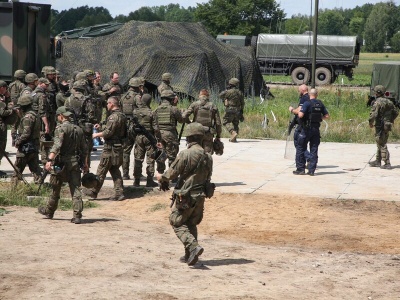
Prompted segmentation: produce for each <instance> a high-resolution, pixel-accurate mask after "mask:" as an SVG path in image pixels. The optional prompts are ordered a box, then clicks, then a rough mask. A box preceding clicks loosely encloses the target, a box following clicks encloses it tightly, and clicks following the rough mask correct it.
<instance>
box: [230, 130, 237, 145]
mask: <svg viewBox="0 0 400 300" xmlns="http://www.w3.org/2000/svg"><path fill="white" fill-rule="evenodd" d="M237 135H238V134H237V132H236V131H235V130H232V132H231V138H230V139H229V141H230V142H232V143H236V142H237V140H236V137H237Z"/></svg>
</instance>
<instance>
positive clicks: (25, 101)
mask: <svg viewBox="0 0 400 300" xmlns="http://www.w3.org/2000/svg"><path fill="white" fill-rule="evenodd" d="M32 103H33V97H32V96H31V95H22V96H21V97H19V99H18V102H17V105H19V106H27V105H31V104H32Z"/></svg>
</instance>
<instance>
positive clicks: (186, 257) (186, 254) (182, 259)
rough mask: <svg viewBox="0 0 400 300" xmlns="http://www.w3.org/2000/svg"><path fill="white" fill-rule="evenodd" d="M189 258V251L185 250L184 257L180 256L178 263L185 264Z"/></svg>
mask: <svg viewBox="0 0 400 300" xmlns="http://www.w3.org/2000/svg"><path fill="white" fill-rule="evenodd" d="M189 256H190V251H189V250H187V249H185V255H184V256H181V257H180V258H179V261H180V262H181V263H187V261H188V259H189Z"/></svg>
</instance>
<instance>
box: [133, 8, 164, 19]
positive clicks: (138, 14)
mask: <svg viewBox="0 0 400 300" xmlns="http://www.w3.org/2000/svg"><path fill="white" fill-rule="evenodd" d="M131 20H135V21H145V22H154V21H162V19H160V17H159V16H158V15H156V14H155V13H154V12H153V10H152V9H151V8H150V7H148V6H143V7H141V8H139V9H138V10H135V11H134V12H131V13H129V15H128V18H127V21H131Z"/></svg>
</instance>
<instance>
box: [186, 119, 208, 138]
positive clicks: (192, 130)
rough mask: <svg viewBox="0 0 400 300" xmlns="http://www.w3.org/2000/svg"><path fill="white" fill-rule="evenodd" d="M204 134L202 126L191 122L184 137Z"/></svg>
mask: <svg viewBox="0 0 400 300" xmlns="http://www.w3.org/2000/svg"><path fill="white" fill-rule="evenodd" d="M204 133H205V130H204V127H203V125H201V124H200V123H197V122H192V123H190V124H189V125H188V126H187V127H186V136H193V135H201V136H203V135H204Z"/></svg>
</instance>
